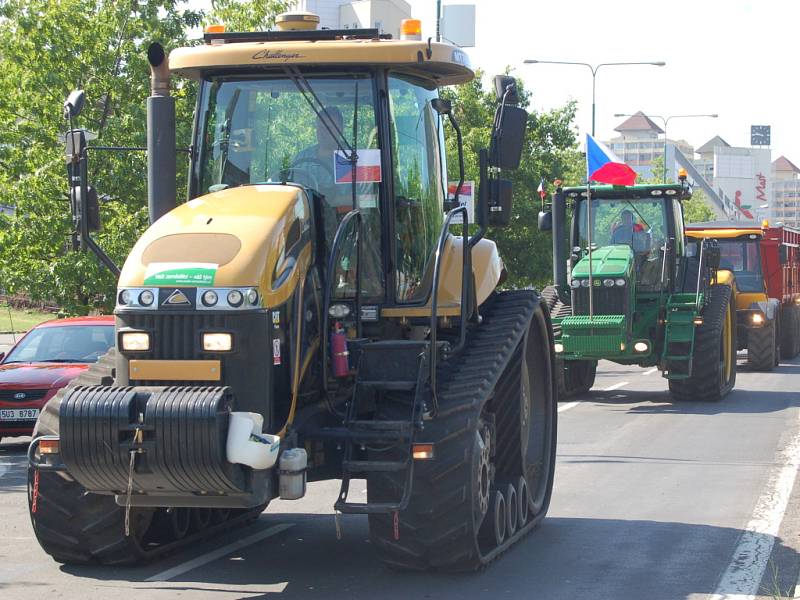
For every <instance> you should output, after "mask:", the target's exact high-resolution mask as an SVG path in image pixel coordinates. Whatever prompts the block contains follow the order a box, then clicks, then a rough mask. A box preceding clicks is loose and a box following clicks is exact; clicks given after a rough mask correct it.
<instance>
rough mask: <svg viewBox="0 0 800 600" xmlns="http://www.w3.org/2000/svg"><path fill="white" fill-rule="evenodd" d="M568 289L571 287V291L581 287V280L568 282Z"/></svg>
mask: <svg viewBox="0 0 800 600" xmlns="http://www.w3.org/2000/svg"><path fill="white" fill-rule="evenodd" d="M569 287H571V288H572V289H573V290H577V289H578V288H579V287H581V280H580V279H573V280H572V281H570V282H569Z"/></svg>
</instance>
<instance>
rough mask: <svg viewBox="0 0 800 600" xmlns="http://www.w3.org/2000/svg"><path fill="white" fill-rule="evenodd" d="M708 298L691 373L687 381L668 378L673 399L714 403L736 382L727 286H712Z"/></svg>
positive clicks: (733, 326)
mask: <svg viewBox="0 0 800 600" xmlns="http://www.w3.org/2000/svg"><path fill="white" fill-rule="evenodd" d="M709 294H710V299H709V301H708V303H707V304H706V305H705V307H704V309H703V311H702V315H703V324H702V325H698V326H697V329H696V330H695V335H694V355H693V357H692V372H691V375H690V376H689V377H688V378H686V379H670V380H669V391H670V393H671V394H672V397H673V399H674V400H677V401H689V400H695V401H699V402H716V401H718V400H720V399H721V398H723V397H724V396H725V395H726V394H727V393H728V392H730V391H731V390H732V389H733V386H734V385H735V383H736V312H735V305H734V303H733V295H732V293H731V287H730V286H729V285H723V284H717V285H712V286H711V288H710V290H709Z"/></svg>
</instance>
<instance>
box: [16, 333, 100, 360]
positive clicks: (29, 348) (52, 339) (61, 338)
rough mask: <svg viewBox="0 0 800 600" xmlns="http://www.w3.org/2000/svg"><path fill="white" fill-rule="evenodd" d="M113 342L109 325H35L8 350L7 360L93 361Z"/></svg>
mask: <svg viewBox="0 0 800 600" xmlns="http://www.w3.org/2000/svg"><path fill="white" fill-rule="evenodd" d="M113 345H114V327H113V326H111V325H61V326H57V327H38V328H36V329H34V330H33V331H31V332H29V333H28V334H27V335H26V336H25V337H24V338H22V340H20V342H19V343H18V344H17V345H16V346H15V347H14V349H13V350H11V352H10V353H9V355H8V357H7V358H6V360H5V361H4V364H8V363H21V362H25V363H29V362H52V363H93V362H96V361H97V359H98V358H100V357H101V356H103V355H104V354H105V353H106V352H108V350H109V348H111V346H113Z"/></svg>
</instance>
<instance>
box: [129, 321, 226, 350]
mask: <svg viewBox="0 0 800 600" xmlns="http://www.w3.org/2000/svg"><path fill="white" fill-rule="evenodd" d="M123 321H124V325H125V326H127V327H131V328H133V329H142V330H144V331H149V332H150V336H151V343H152V346H153V349H152V351H151V352H150V353H148V355H147V359H148V360H198V359H207V358H220V355H212V354H209V353H208V352H203V351H202V346H201V340H200V335H201V333H202V332H203V331H232V330H233V329H234V326H235V316H234V315H220V314H203V313H202V312H198V313H195V314H188V315H187V314H183V315H175V314H164V313H157V314H143V313H127V314H125V316H124V317H123ZM143 358H144V357H143Z"/></svg>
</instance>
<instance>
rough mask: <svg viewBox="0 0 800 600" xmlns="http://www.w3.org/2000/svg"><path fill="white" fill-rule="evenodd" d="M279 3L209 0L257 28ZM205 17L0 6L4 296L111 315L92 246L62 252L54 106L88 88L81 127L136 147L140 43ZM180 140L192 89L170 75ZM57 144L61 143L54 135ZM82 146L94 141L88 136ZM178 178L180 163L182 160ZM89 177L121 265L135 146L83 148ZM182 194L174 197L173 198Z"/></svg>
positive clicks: (181, 10) (136, 5) (148, 0)
mask: <svg viewBox="0 0 800 600" xmlns="http://www.w3.org/2000/svg"><path fill="white" fill-rule="evenodd" d="M285 6H286V2H279V1H277V0H246V1H244V2H238V1H236V0H217V1H215V2H213V3H212V9H213V12H212V17H211V20H214V21H217V22H218V21H219V20H222V21H226V22H227V23H228V25H229V26H232V27H233V28H236V27H240V28H244V29H247V28H253V27H263V26H266V25H268V24H270V23H271V22H272V20H273V18H274V15H275V14H276V13H277V12H279V11H280V10H283V9H284V8H285ZM203 16H204V15H203V13H201V12H198V11H194V10H190V9H188V8H186V6H185V2H184V0H123V1H119V0H59V1H58V2H51V1H50V0H3V1H0V22H2V24H3V27H2V29H0V57H2V66H3V68H2V69H0V131H3V140H2V143H0V166H2V169H0V200H1V201H2V202H3V203H6V204H14V205H15V206H16V215H15V216H14V217H11V218H2V219H0V281H2V287H4V288H6V290H8V291H9V292H12V293H13V292H24V293H26V294H28V295H29V296H30V297H31V298H33V299H49V300H53V301H55V302H57V303H58V304H60V305H62V306H63V307H65V308H66V309H67V310H68V311H70V312H79V313H83V312H86V311H88V310H89V309H91V308H103V309H106V310H108V309H109V308H111V307H112V306H113V304H114V297H115V285H116V281H115V279H114V277H113V275H112V274H111V273H110V272H108V271H107V270H106V269H105V268H104V267H103V266H101V265H100V264H99V262H98V260H97V259H96V257H95V256H94V255H93V254H91V253H84V252H80V253H74V252H69V251H68V250H67V246H68V242H69V239H70V232H71V231H72V229H73V226H72V220H71V215H70V211H69V203H68V201H67V197H66V195H65V194H66V191H67V181H66V170H65V163H64V158H63V154H64V149H63V141H59V139H58V136H59V134H62V135H63V132H64V131H65V129H66V124H65V122H64V120H63V118H62V114H61V106H62V103H63V101H64V98H65V97H66V96H67V94H68V93H69V91H70V90H71V89H75V88H82V89H84V90H85V92H86V98H87V102H86V106H85V108H84V111H83V114H82V115H81V117H80V121H79V123H80V126H82V127H85V128H86V129H89V130H91V131H92V132H94V133H96V134H97V135H98V139H97V142H95V143H96V144H102V145H105V146H112V145H116V146H135V147H141V146H144V145H145V141H146V132H145V126H146V119H145V99H146V97H147V96H148V95H149V67H148V64H147V60H146V49H147V47H148V45H149V44H150V43H151V41H159V42H160V43H161V44H162V45H163V46H164V47H165V48H167V49H168V50H170V49H172V48H175V47H178V46H184V45H188V44H189V40H188V39H187V35H186V34H187V31H188V30H189V29H190V28H192V27H197V26H198V25H200V23H201V21H202V19H203ZM173 96H175V97H176V101H177V102H176V104H177V107H176V108H177V123H178V131H177V145H178V147H187V146H189V144H190V135H191V125H192V118H191V114H192V111H193V109H194V102H195V86H194V84H193V83H191V82H185V81H180V80H176V81H174V86H173ZM62 139H63V138H62ZM90 145H91V143H90ZM178 164H179V169H180V170H182V171H183V172H179V177H178V181H179V182H181V183H182V182H185V181H186V176H185V169H186V167H187V161H186V159H185V154H180V155H179V162H178ZM89 177H90V180H91V183H92V185H94V186H95V188H96V189H97V190H98V193H99V194H100V195H101V196H102V197H105V198H107V200H108V201H107V202H103V203H101V215H102V219H103V230H102V231H101V232H99V233H98V234H96V236H95V237H96V239H97V241H98V243H99V244H100V245H101V246H102V247H103V248H104V249H105V250H106V251H107V252H108V254H109V255H110V256H111V257H112V259H113V260H114V261H115V262H116V263H117V264H120V265H121V263H122V261H123V260H124V259H125V257H126V256H127V254H128V252H129V251H130V249H131V247H132V246H133V244H134V242H135V241H136V239H137V238H138V237H139V236H140V235H141V233H142V232H143V230H144V229H145V227H146V226H147V223H148V215H147V207H146V164H145V156H144V153H143V152H129V153H118V152H115V153H101V152H97V151H91V150H90V152H89ZM180 197H181V193H180V192H179V198H180Z"/></svg>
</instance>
